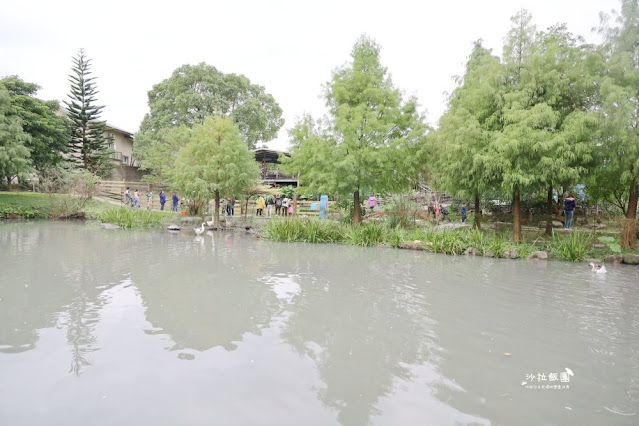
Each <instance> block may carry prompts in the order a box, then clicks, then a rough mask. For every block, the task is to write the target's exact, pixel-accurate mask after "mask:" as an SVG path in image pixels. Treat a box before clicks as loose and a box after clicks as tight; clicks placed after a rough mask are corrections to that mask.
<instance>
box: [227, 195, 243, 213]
mask: <svg viewBox="0 0 639 426" xmlns="http://www.w3.org/2000/svg"><path fill="white" fill-rule="evenodd" d="M234 214H235V197H231V198H229V216H233V215H234ZM240 214H241V213H240Z"/></svg>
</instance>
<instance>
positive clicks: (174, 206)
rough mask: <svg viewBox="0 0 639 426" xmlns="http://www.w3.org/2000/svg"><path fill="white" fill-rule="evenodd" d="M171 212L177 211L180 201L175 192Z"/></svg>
mask: <svg viewBox="0 0 639 426" xmlns="http://www.w3.org/2000/svg"><path fill="white" fill-rule="evenodd" d="M172 199H173V211H174V212H176V211H178V202H179V201H180V199H179V198H178V196H177V194H176V193H175V191H173V197H172Z"/></svg>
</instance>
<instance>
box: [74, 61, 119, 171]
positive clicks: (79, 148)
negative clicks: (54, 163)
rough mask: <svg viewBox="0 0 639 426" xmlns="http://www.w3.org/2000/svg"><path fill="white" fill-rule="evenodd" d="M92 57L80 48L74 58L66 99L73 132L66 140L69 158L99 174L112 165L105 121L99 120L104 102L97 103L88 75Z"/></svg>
mask: <svg viewBox="0 0 639 426" xmlns="http://www.w3.org/2000/svg"><path fill="white" fill-rule="evenodd" d="M90 68H91V60H90V59H88V58H87V57H86V55H85V53H84V49H80V50H79V52H78V54H77V56H76V57H74V58H73V68H72V69H71V71H72V73H71V74H70V75H69V82H70V83H71V93H70V94H69V98H70V99H71V101H70V102H67V101H65V102H64V103H65V105H66V106H67V109H68V114H69V118H70V119H71V122H72V136H71V142H70V144H69V151H70V153H71V155H70V158H69V159H70V161H71V162H72V163H73V164H75V165H76V166H79V167H82V168H84V169H87V170H89V171H90V172H92V173H95V174H97V175H99V176H107V175H109V174H110V172H111V169H112V167H113V165H112V162H111V149H110V148H109V143H110V141H109V140H108V139H107V138H106V137H105V135H104V130H105V126H106V122H105V121H100V113H101V112H102V109H103V108H104V106H96V105H95V102H96V95H97V94H98V90H97V87H96V85H95V77H89V76H90V75H91V71H90Z"/></svg>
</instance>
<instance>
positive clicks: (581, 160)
mask: <svg viewBox="0 0 639 426" xmlns="http://www.w3.org/2000/svg"><path fill="white" fill-rule="evenodd" d="M580 42H583V40H582V39H580V38H575V37H573V35H572V34H571V33H569V32H568V31H567V29H566V26H565V25H555V26H553V27H551V28H549V29H548V31H547V32H540V33H538V34H537V35H536V38H535V42H534V44H533V48H532V52H531V53H530V56H529V57H528V58H527V62H528V64H529V65H528V66H527V72H526V75H525V79H526V80H527V81H528V82H529V83H527V84H526V87H534V88H535V89H536V90H535V92H534V94H533V96H532V97H531V100H532V102H534V103H535V104H543V105H546V106H548V107H550V108H552V110H553V112H554V113H555V116H556V117H557V120H556V122H555V124H554V126H553V127H552V128H550V129H549V130H550V132H551V134H550V137H549V139H547V140H546V141H545V142H544V144H543V145H540V146H539V150H540V151H539V152H540V153H541V154H542V155H541V158H540V160H539V163H538V167H537V168H536V170H537V172H536V174H537V175H538V176H539V179H540V189H543V188H545V189H546V214H547V220H546V233H547V234H550V233H551V230H552V211H553V198H552V196H553V192H554V189H555V188H557V187H562V188H567V187H571V186H573V185H575V184H577V183H580V182H581V181H582V180H583V179H584V177H585V176H586V174H587V172H588V170H589V169H592V168H593V167H594V161H593V156H592V151H593V142H594V140H593V135H594V134H596V131H597V129H598V125H599V120H598V119H597V116H596V115H595V114H594V113H592V111H593V109H594V107H595V103H594V101H595V94H596V88H597V84H596V80H597V75H596V71H597V69H596V66H595V65H596V64H599V63H600V62H601V60H600V56H599V55H597V54H596V53H594V52H593V49H592V47H591V46H589V45H584V44H583V43H581V44H580Z"/></svg>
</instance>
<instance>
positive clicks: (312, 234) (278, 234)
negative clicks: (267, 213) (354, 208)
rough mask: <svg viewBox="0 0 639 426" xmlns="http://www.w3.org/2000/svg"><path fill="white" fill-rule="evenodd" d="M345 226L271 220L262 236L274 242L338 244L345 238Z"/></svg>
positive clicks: (317, 222)
mask: <svg viewBox="0 0 639 426" xmlns="http://www.w3.org/2000/svg"><path fill="white" fill-rule="evenodd" d="M345 228H346V226H345V225H342V224H340V223H335V222H329V221H325V220H318V219H309V220H299V219H286V220H272V221H270V222H268V225H267V226H266V228H264V229H263V231H262V233H263V235H264V236H265V237H266V238H268V239H271V240H274V241H284V242H289V243H291V242H303V243H339V242H342V241H343V240H344V237H345Z"/></svg>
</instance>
